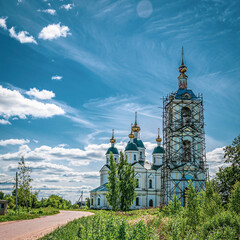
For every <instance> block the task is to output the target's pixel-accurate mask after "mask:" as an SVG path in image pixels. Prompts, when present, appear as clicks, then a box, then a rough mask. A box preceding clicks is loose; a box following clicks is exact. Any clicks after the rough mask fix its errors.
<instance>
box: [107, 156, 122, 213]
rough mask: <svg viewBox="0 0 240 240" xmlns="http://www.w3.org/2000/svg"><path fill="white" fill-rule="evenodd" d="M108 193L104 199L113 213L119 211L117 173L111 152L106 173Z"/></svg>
mask: <svg viewBox="0 0 240 240" xmlns="http://www.w3.org/2000/svg"><path fill="white" fill-rule="evenodd" d="M107 188H108V192H107V195H106V198H107V200H108V202H109V204H110V205H111V206H112V209H113V211H116V210H118V209H119V203H120V201H119V200H120V199H119V197H120V192H119V179H118V172H117V163H116V161H115V159H114V158H113V154H112V152H111V153H110V170H109V171H108V184H107Z"/></svg>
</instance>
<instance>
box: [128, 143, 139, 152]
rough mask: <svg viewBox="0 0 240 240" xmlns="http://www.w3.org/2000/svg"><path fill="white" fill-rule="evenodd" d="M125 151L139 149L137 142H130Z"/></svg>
mask: <svg viewBox="0 0 240 240" xmlns="http://www.w3.org/2000/svg"><path fill="white" fill-rule="evenodd" d="M125 151H138V148H137V145H136V144H135V143H132V142H128V145H127V146H126V148H125Z"/></svg>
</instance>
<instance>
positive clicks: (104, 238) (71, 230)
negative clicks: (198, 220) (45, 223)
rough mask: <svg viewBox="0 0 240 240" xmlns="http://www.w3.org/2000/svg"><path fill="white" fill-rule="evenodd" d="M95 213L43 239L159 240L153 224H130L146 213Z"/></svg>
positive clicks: (141, 221)
mask: <svg viewBox="0 0 240 240" xmlns="http://www.w3.org/2000/svg"><path fill="white" fill-rule="evenodd" d="M95 212H96V214H95V215H93V216H89V217H82V218H80V219H77V220H74V221H72V222H70V223H68V224H67V225H66V226H64V227H61V228H58V229H57V230H55V231H54V232H52V233H51V234H49V235H46V236H45V237H43V238H42V239H44V240H46V239H61V240H65V239H66V240H76V239H89V240H90V239H99V240H100V239H101V240H114V239H122V240H124V239H126V240H132V239H136V240H147V239H153V240H154V239H159V237H158V234H157V230H156V228H154V227H153V224H152V222H149V223H147V222H144V221H143V220H139V221H136V222H130V221H131V220H132V219H133V218H135V219H137V218H139V217H140V216H141V214H142V213H143V212H144V211H142V213H139V212H137V211H136V212H135V211H131V212H128V213H127V214H124V213H120V212H117V213H114V212H111V211H104V210H101V211H96V210H95ZM144 213H147V212H144ZM146 215H148V214H146Z"/></svg>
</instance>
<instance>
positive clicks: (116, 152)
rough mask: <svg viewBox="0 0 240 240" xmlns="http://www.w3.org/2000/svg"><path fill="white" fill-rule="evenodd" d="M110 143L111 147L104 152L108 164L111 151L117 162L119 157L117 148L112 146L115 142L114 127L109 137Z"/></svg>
mask: <svg viewBox="0 0 240 240" xmlns="http://www.w3.org/2000/svg"><path fill="white" fill-rule="evenodd" d="M110 143H111V147H110V148H109V149H108V150H107V152H106V164H107V165H109V164H110V162H109V160H110V153H111V152H112V154H113V157H114V159H115V160H116V162H117V163H118V159H119V153H118V150H117V148H116V147H115V146H114V144H115V143H116V139H115V138H114V129H113V130H112V138H111V139H110Z"/></svg>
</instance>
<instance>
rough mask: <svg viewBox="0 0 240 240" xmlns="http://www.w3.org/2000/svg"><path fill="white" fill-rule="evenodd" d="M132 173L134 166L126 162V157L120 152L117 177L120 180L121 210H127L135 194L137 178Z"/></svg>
mask: <svg viewBox="0 0 240 240" xmlns="http://www.w3.org/2000/svg"><path fill="white" fill-rule="evenodd" d="M134 175H135V171H134V167H133V166H132V165H131V164H129V163H127V157H125V158H124V155H123V153H122V152H121V153H120V161H119V166H118V177H119V181H120V184H119V188H120V209H121V210H122V211H128V210H129V208H130V207H131V206H132V204H133V202H134V199H135V198H136V196H137V194H136V191H135V188H136V186H137V180H136V178H135V176H134Z"/></svg>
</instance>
